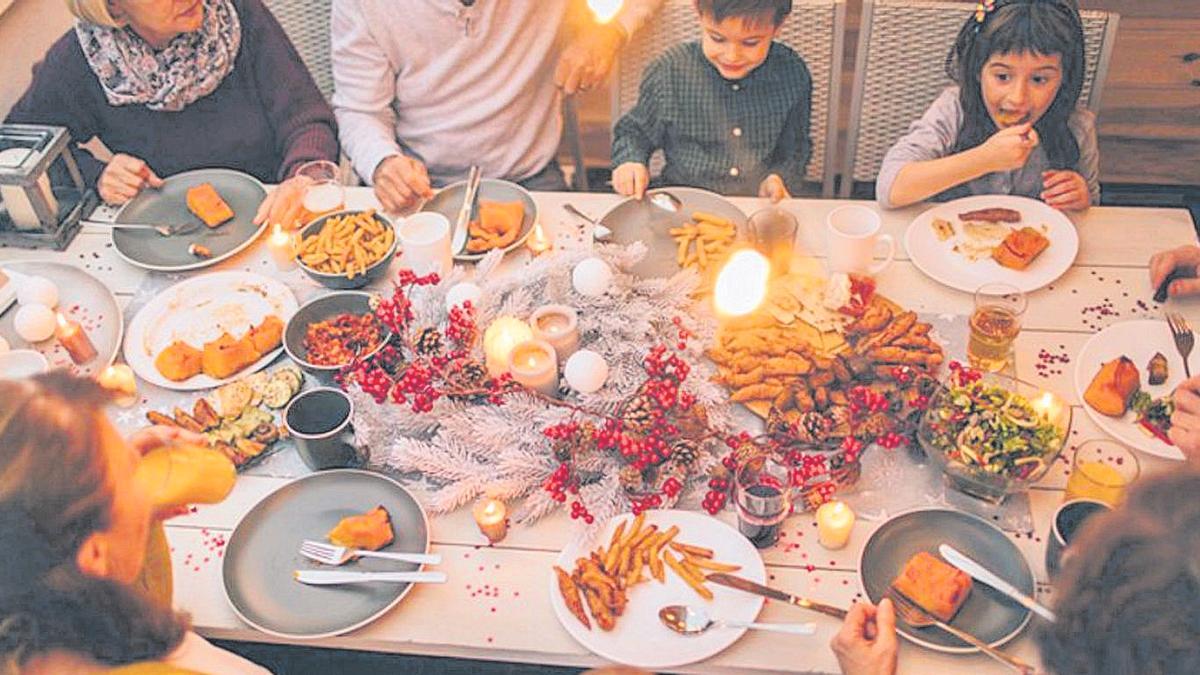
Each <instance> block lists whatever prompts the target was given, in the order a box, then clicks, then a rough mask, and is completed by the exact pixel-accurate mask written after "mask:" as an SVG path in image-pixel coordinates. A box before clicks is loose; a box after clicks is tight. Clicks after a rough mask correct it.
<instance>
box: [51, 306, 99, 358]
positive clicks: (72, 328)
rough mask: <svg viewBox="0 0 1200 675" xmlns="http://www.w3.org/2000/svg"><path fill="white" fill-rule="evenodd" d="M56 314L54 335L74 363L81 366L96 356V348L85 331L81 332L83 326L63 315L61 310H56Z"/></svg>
mask: <svg viewBox="0 0 1200 675" xmlns="http://www.w3.org/2000/svg"><path fill="white" fill-rule="evenodd" d="M57 315H58V328H57V329H56V330H55V331H54V337H56V338H58V343H59V344H61V345H62V346H63V349H65V350H67V354H69V355H70V356H71V360H72V361H74V362H75V365H77V366H82V365H83V364H85V363H87V362H88V361H91V360H92V359H94V358H96V348H95V347H94V346H93V345H92V341H91V340H90V339H89V338H88V336H87V333H85V332H83V326H80V325H79V322H78V321H72V320H71V319H68V318H67V317H65V316H63V314H62V312H57Z"/></svg>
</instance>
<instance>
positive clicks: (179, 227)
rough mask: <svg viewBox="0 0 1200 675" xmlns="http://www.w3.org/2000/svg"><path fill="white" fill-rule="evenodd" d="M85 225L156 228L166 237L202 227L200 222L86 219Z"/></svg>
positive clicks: (135, 228) (115, 228) (187, 232)
mask: <svg viewBox="0 0 1200 675" xmlns="http://www.w3.org/2000/svg"><path fill="white" fill-rule="evenodd" d="M83 224H84V225H95V226H96V227H107V228H110V229H114V230H154V231H155V232H157V233H159V234H160V235H162V236H164V237H173V236H175V235H177V234H190V233H192V232H195V231H196V230H198V229H200V223H196V222H191V223H176V224H174V225H151V224H149V223H102V222H98V221H95V220H85V221H83Z"/></svg>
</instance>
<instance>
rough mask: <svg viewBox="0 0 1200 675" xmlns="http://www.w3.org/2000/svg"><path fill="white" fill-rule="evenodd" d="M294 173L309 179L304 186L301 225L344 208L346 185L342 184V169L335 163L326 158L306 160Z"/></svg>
mask: <svg viewBox="0 0 1200 675" xmlns="http://www.w3.org/2000/svg"><path fill="white" fill-rule="evenodd" d="M296 175H297V176H304V177H305V178H308V179H309V181H310V182H309V184H308V186H307V187H305V188H304V200H303V202H302V203H301V206H302V208H303V213H302V214H301V217H300V224H301V225H305V224H308V223H310V222H312V221H313V220H316V219H317V218H320V217H321V216H324V215H328V214H330V213H333V212H334V211H341V210H342V209H343V208H345V206H346V186H345V185H343V184H342V170H341V168H340V167H339V166H338V165H337V164H335V163H333V162H331V161H329V160H326V159H321V160H317V161H314V162H307V163H305V164H301V165H300V168H299V169H296Z"/></svg>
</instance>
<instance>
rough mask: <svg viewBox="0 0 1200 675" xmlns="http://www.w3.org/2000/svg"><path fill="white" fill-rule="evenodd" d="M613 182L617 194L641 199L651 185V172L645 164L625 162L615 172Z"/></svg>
mask: <svg viewBox="0 0 1200 675" xmlns="http://www.w3.org/2000/svg"><path fill="white" fill-rule="evenodd" d="M612 182H613V190H616V192H617V194H619V195H625V196H626V197H634V198H637V199H641V198H642V197H644V196H645V195H646V187H647V186H649V185H650V170H649V169H647V168H646V165H645V164H639V163H638V162H625V163H624V164H622V165H621V166H618V167H617V168H616V169H615V170H614V171H613V175H612Z"/></svg>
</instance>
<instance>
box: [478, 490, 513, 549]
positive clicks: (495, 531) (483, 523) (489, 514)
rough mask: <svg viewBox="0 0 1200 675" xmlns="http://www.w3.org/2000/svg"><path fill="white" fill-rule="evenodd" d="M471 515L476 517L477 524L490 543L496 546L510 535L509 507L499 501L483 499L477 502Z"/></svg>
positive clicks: (488, 498) (489, 498)
mask: <svg viewBox="0 0 1200 675" xmlns="http://www.w3.org/2000/svg"><path fill="white" fill-rule="evenodd" d="M471 515H473V516H474V517H475V524H476V525H478V526H479V531H480V532H482V533H483V534H484V536H486V537H487V538H488V542H490V543H492V544H494V543H496V542H498V541H500V540H501V539H503V538H504V535H506V534H508V507H507V506H505V505H504V502H502V501H500V500H499V499H493V498H491V497H482V498H481V499H480V500H479V501H477V502H475V507H474V508H472V509H471Z"/></svg>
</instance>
